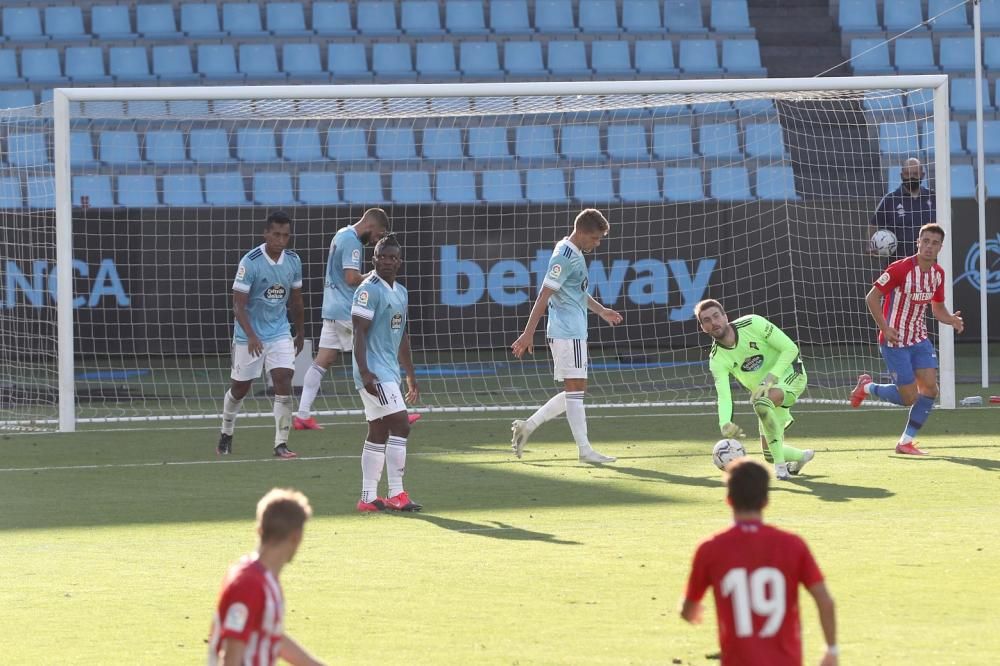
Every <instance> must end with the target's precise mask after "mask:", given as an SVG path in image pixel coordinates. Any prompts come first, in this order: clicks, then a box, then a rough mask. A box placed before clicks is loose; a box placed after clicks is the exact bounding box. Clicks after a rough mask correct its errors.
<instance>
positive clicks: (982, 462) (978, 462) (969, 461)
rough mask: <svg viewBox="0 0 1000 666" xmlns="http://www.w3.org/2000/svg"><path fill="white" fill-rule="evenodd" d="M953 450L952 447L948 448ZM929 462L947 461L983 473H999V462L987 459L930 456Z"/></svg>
mask: <svg viewBox="0 0 1000 666" xmlns="http://www.w3.org/2000/svg"><path fill="white" fill-rule="evenodd" d="M949 448H954V447H949ZM929 460H947V461H948V462H953V463H955V464H956V465H968V466H969V467H978V468H979V469H981V470H983V471H985V472H1000V460H990V459H989V458H967V457H965V456H931V457H930V458H929Z"/></svg>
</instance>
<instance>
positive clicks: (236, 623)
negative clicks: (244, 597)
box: [222, 602, 250, 632]
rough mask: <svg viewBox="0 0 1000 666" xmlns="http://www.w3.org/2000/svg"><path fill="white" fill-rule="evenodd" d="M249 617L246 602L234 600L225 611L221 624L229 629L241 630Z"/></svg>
mask: <svg viewBox="0 0 1000 666" xmlns="http://www.w3.org/2000/svg"><path fill="white" fill-rule="evenodd" d="M248 617H250V610H249V609H248V608H247V607H246V604H241V603H239V602H236V603H235V604H233V605H232V606H230V607H229V610H227V611H226V619H225V620H224V621H223V623H222V626H223V627H225V628H226V629H228V630H229V631H236V632H242V631H243V629H244V628H245V627H246V626H247V618H248Z"/></svg>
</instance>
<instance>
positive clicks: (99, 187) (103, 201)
mask: <svg viewBox="0 0 1000 666" xmlns="http://www.w3.org/2000/svg"><path fill="white" fill-rule="evenodd" d="M84 197H86V202H87V206H88V207H90V208H111V207H112V206H114V205H115V201H114V198H113V197H112V196H111V176H73V205H74V206H82V205H83V204H84Z"/></svg>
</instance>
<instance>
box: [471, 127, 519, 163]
mask: <svg viewBox="0 0 1000 666" xmlns="http://www.w3.org/2000/svg"><path fill="white" fill-rule="evenodd" d="M469 157H471V158H472V159H474V160H488V161H489V162H491V163H495V162H497V161H506V160H509V159H511V154H510V146H509V145H508V144H507V128H506V127H470V128H469Z"/></svg>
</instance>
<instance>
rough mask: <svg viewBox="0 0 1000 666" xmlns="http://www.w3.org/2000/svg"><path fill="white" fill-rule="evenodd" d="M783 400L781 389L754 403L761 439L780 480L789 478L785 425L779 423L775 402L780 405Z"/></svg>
mask: <svg viewBox="0 0 1000 666" xmlns="http://www.w3.org/2000/svg"><path fill="white" fill-rule="evenodd" d="M783 400H784V394H783V392H782V391H781V390H780V389H777V388H772V389H771V390H770V391H769V392H768V394H767V395H762V396H760V397H759V398H757V399H756V400H754V401H753V411H754V413H755V414H757V424H758V426H759V427H760V435H761V439H762V440H764V443H765V444H766V446H767V450H768V451H769V452H770V454H771V461H772V462H773V463H774V473H775V476H777V477H778V478H779V479H787V478H788V468H787V466H786V464H785V451H784V441H783V440H784V424H783V423H781V421H779V419H778V414H777V413H776V406H775V401H777V404H779V405H780V404H781V402H782V401H783ZM765 459H766V456H765Z"/></svg>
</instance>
